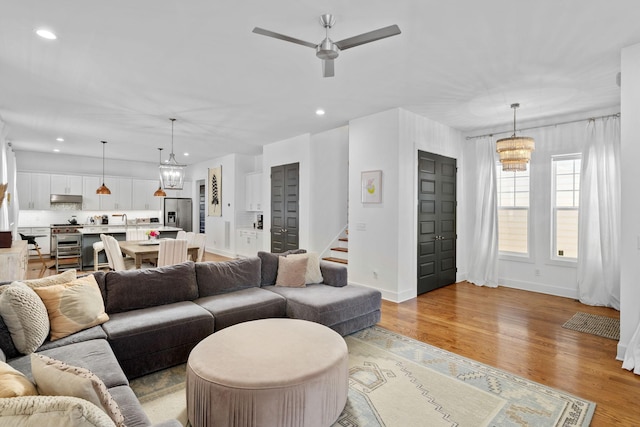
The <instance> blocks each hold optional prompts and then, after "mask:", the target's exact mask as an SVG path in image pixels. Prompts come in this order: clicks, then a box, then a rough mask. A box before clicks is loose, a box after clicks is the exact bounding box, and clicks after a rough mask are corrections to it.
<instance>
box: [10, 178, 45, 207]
mask: <svg viewBox="0 0 640 427" xmlns="http://www.w3.org/2000/svg"><path fill="white" fill-rule="evenodd" d="M17 178H18V182H17V190H18V202H19V203H20V209H39V210H42V209H50V207H51V203H50V202H49V200H50V194H51V175H50V174H48V173H31V172H18V173H17Z"/></svg>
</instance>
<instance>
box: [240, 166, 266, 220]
mask: <svg viewBox="0 0 640 427" xmlns="http://www.w3.org/2000/svg"><path fill="white" fill-rule="evenodd" d="M244 189H245V193H244V194H245V209H246V210H248V211H261V210H262V172H257V173H249V174H247V175H246V176H245V188H244Z"/></svg>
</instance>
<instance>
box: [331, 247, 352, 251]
mask: <svg viewBox="0 0 640 427" xmlns="http://www.w3.org/2000/svg"><path fill="white" fill-rule="evenodd" d="M331 250H332V251H336V252H349V248H331Z"/></svg>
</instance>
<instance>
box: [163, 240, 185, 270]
mask: <svg viewBox="0 0 640 427" xmlns="http://www.w3.org/2000/svg"><path fill="white" fill-rule="evenodd" d="M187 247H188V244H187V241H186V240H185V239H165V240H160V249H159V250H158V267H164V266H165V265H174V264H179V263H181V262H185V261H187Z"/></svg>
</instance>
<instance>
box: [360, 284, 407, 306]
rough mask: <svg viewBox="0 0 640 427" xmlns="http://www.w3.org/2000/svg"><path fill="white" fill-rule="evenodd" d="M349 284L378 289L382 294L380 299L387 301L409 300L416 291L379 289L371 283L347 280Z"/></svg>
mask: <svg viewBox="0 0 640 427" xmlns="http://www.w3.org/2000/svg"><path fill="white" fill-rule="evenodd" d="M348 283H349V284H350V285H357V286H364V287H365V288H371V289H375V290H376V291H379V292H380V293H381V294H382V299H384V300H387V301H391V302H395V303H400V302H403V301H407V300H410V299H412V298H415V297H416V291H415V290H413V291H410V290H409V291H403V292H400V293H398V292H391V291H388V290H386V289H380V288H376V287H375V286H371V285H366V284H364V283H358V282H353V281H349V282H348Z"/></svg>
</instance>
